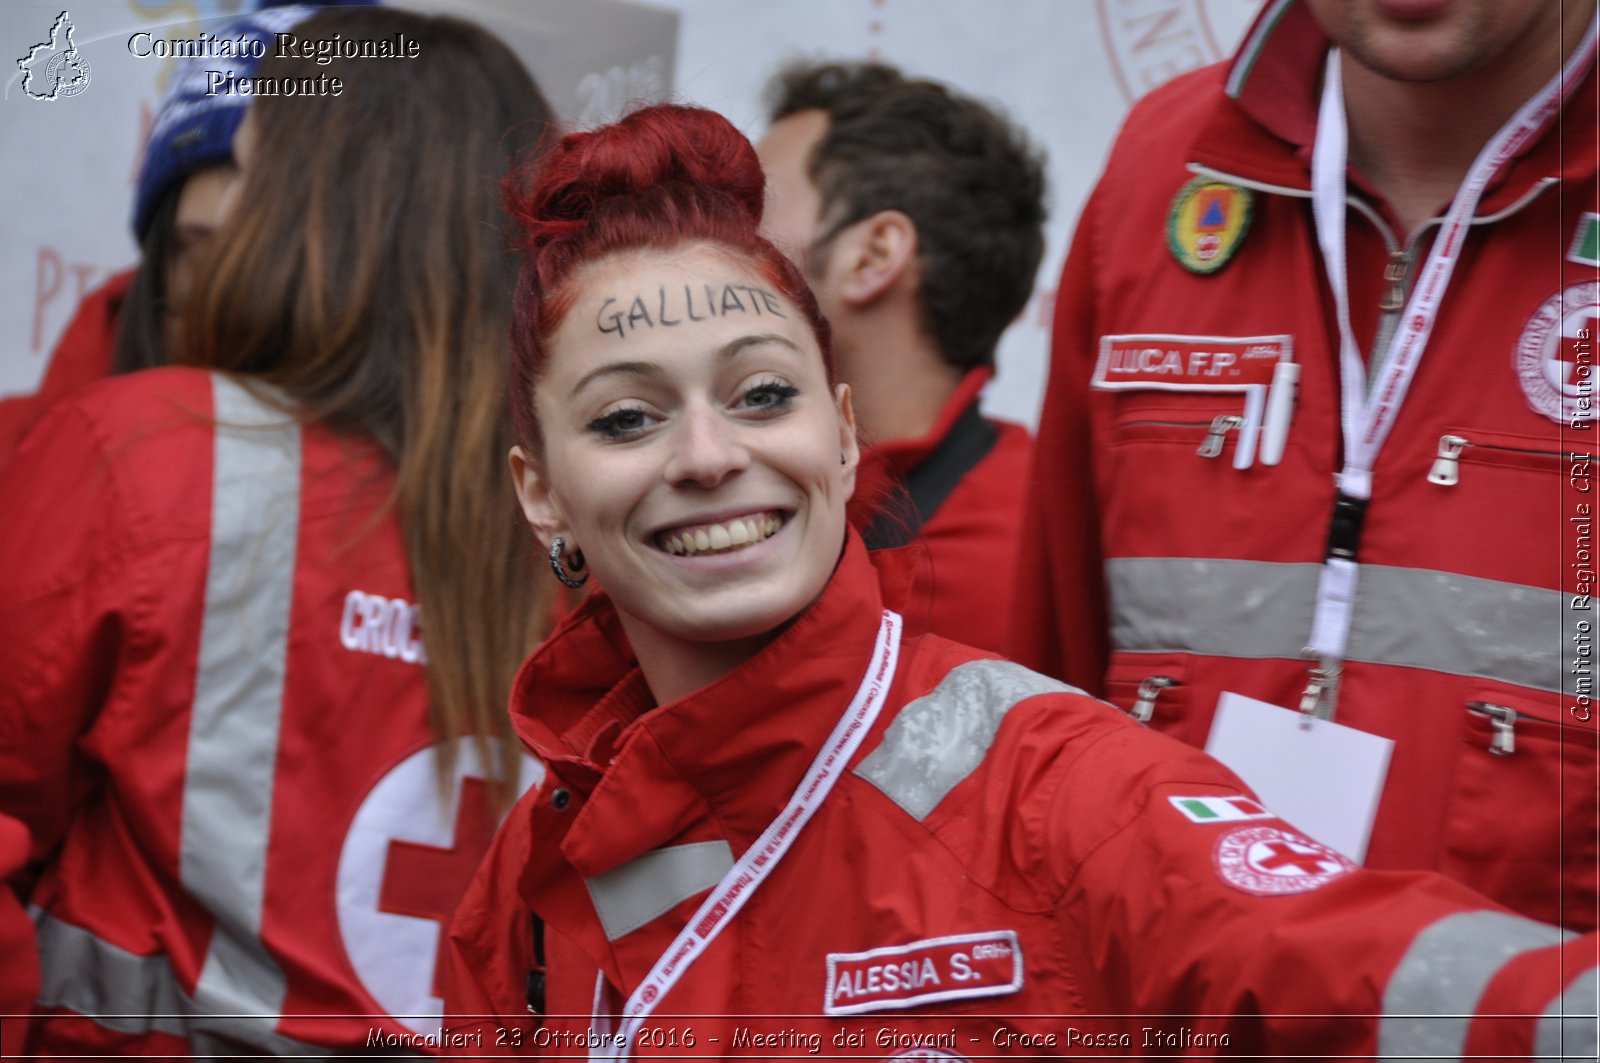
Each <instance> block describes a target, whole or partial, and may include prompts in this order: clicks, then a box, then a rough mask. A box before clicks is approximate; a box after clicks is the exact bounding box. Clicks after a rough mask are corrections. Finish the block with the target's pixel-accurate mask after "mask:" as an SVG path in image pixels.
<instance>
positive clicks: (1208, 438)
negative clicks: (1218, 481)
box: [1117, 413, 1244, 458]
mask: <svg viewBox="0 0 1600 1063" xmlns="http://www.w3.org/2000/svg"><path fill="white" fill-rule="evenodd" d="M1242 427H1244V418H1243V417H1241V416H1240V415H1239V414H1236V413H1219V414H1217V416H1215V417H1213V418H1211V420H1210V421H1129V422H1127V423H1126V424H1120V425H1118V426H1117V429H1118V430H1119V431H1126V430H1127V429H1130V428H1204V429H1205V430H1206V434H1205V437H1204V438H1203V439H1201V441H1200V446H1199V447H1197V448H1196V449H1195V453H1196V454H1198V455H1200V457H1202V458H1215V457H1217V456H1218V455H1220V454H1221V453H1222V446H1223V442H1224V440H1225V438H1226V436H1227V434H1228V433H1229V432H1234V431H1237V430H1238V429H1240V428H1242Z"/></svg>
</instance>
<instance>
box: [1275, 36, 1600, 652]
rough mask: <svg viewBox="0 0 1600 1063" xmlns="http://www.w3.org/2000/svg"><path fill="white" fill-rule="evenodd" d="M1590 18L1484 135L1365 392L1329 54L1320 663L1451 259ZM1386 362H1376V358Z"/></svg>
mask: <svg viewBox="0 0 1600 1063" xmlns="http://www.w3.org/2000/svg"><path fill="white" fill-rule="evenodd" d="M1596 26H1597V24H1596V23H1595V22H1591V23H1590V25H1589V32H1588V35H1587V37H1586V38H1585V39H1584V43H1583V44H1582V45H1581V46H1580V47H1579V48H1578V49H1577V50H1576V51H1575V52H1574V53H1573V54H1572V55H1571V56H1570V57H1568V59H1567V61H1566V63H1565V64H1564V65H1563V67H1562V69H1561V73H1560V74H1558V75H1557V76H1556V77H1554V78H1552V79H1551V80H1550V82H1549V83H1548V84H1546V85H1545V86H1544V88H1542V89H1540V90H1539V92H1538V93H1536V94H1535V95H1534V96H1533V98H1532V99H1530V100H1528V101H1527V102H1526V103H1524V104H1523V105H1522V106H1521V107H1520V108H1518V109H1517V112H1516V113H1515V114H1514V115H1512V116H1511V119H1510V121H1508V122H1506V124H1505V125H1504V126H1502V127H1501V128H1500V130H1499V131H1498V132H1497V133H1495V135H1494V136H1493V137H1491V138H1490V139H1489V142H1488V143H1487V144H1485V145H1484V146H1483V150H1481V151H1480V152H1479V153H1478V156H1477V158H1476V159H1474V160H1473V163H1472V166H1471V168H1470V169H1469V170H1468V171H1467V176H1466V178H1465V180H1463V181H1462V182H1461V187H1460V188H1459V189H1458V190H1457V191H1456V195H1455V198H1454V200H1452V201H1451V203H1450V209H1449V211H1448V212H1447V213H1446V214H1445V217H1444V222H1443V225H1442V227H1441V228H1440V230H1439V235H1438V236H1437V237H1436V238H1435V239H1434V242H1433V249H1432V251H1431V253H1430V254H1429V256H1428V260H1427V262H1426V264H1425V265H1424V266H1423V268H1422V270H1421V271H1420V272H1419V273H1418V275H1417V281H1416V284H1415V285H1414V286H1413V288H1412V291H1411V298H1410V299H1409V300H1407V302H1406V306H1405V310H1404V312H1403V314H1402V316H1401V319H1400V325H1399V327H1398V328H1396V329H1395V330H1394V333H1393V335H1392V337H1391V338H1390V341H1389V346H1388V350H1387V351H1386V352H1374V358H1375V364H1377V365H1379V367H1380V368H1379V370H1378V378H1377V380H1376V382H1375V383H1374V386H1373V387H1372V388H1371V389H1370V390H1369V389H1368V388H1367V386H1366V384H1367V373H1366V366H1365V364H1364V363H1363V362H1362V359H1361V348H1360V347H1359V346H1358V345H1357V344H1356V340H1355V334H1354V332H1353V331H1352V329H1351V326H1350V290H1349V280H1348V277H1347V275H1346V271H1345V170H1346V166H1347V156H1348V131H1347V128H1346V124H1345V110H1344V89H1343V82H1342V80H1341V78H1340V74H1339V52H1338V51H1337V50H1333V51H1330V52H1329V53H1328V62H1327V71H1326V74H1325V77H1324V81H1323V89H1322V104H1321V107H1320V110H1319V112H1318V115H1317V137H1316V142H1315V143H1314V145H1313V146H1312V152H1311V205H1312V216H1313V218H1314V219H1315V221H1316V228H1317V245H1318V247H1319V248H1320V249H1321V251H1322V261H1323V265H1324V267H1325V268H1326V271H1327V275H1328V285H1329V287H1330V288H1331V289H1332V291H1333V304H1334V313H1335V314H1336V315H1337V318H1338V326H1339V371H1340V427H1341V430H1342V433H1343V437H1344V468H1343V469H1342V470H1341V471H1340V473H1339V480H1338V484H1339V496H1340V497H1339V499H1338V501H1337V503H1336V509H1335V514H1334V521H1333V527H1332V529H1331V530H1330V535H1329V550H1328V560H1327V563H1326V565H1325V566H1324V571H1323V575H1322V579H1321V581H1320V583H1319V586H1318V589H1317V612H1316V620H1315V622H1314V624H1313V627H1312V633H1311V641H1310V644H1309V646H1308V647H1307V648H1308V650H1309V651H1310V652H1311V653H1313V654H1315V655H1316V656H1318V657H1320V658H1323V659H1324V660H1326V659H1329V658H1334V659H1337V658H1341V657H1343V656H1344V648H1345V642H1346V640H1347V638H1348V635H1349V631H1350V618H1351V606H1352V604H1353V602H1354V597H1355V584H1356V580H1357V575H1358V573H1357V569H1356V564H1355V553H1356V551H1355V544H1356V540H1357V539H1358V538H1359V536H1360V530H1361V520H1362V515H1363V511H1364V507H1365V503H1366V501H1367V500H1368V499H1370V498H1371V497H1372V469H1373V466H1374V465H1375V463H1376V462H1377V457H1378V452H1379V450H1381V449H1382V447H1383V444H1384V441H1385V440H1386V439H1388V437H1389V431H1390V430H1391V429H1392V428H1393V427H1394V422H1395V417H1396V415H1397V414H1398V413H1399V410H1400V405H1401V403H1402V402H1404V401H1405V396H1406V391H1407V390H1408V389H1409V388H1410V386H1411V379H1412V377H1413V376H1414V375H1415V374H1416V371H1417V364H1418V363H1419V362H1420V361H1421V359H1422V352H1423V350H1424V349H1425V348H1426V347H1427V345H1428V339H1429V337H1430V336H1431V335H1432V334H1433V327H1434V323H1435V322H1436V321H1437V319H1438V316H1439V306H1440V304H1441V303H1442V302H1443V300H1444V293H1445V289H1446V288H1448V287H1449V285H1450V277H1451V274H1452V273H1453V272H1454V271H1455V267H1456V261H1457V260H1458V259H1459V258H1460V257H1461V248H1462V245H1463V244H1465V243H1466V236H1467V229H1468V227H1469V226H1470V225H1471V224H1472V216H1473V214H1474V212H1475V211H1476V210H1477V208H1478V201H1479V200H1480V199H1481V198H1482V196H1483V190H1484V188H1486V187H1487V186H1488V184H1489V181H1490V179H1491V178H1492V177H1493V176H1494V175H1495V173H1496V172H1497V171H1499V169H1500V168H1501V167H1502V166H1504V165H1505V163H1506V162H1507V161H1508V160H1510V159H1511V158H1512V157H1514V156H1515V155H1516V154H1517V153H1518V152H1519V151H1521V150H1522V148H1523V147H1524V146H1525V145H1526V144H1527V143H1528V141H1529V140H1530V139H1532V138H1533V137H1534V136H1536V135H1537V134H1538V132H1539V130H1540V129H1542V128H1543V127H1544V125H1545V123H1546V122H1548V121H1549V119H1550V117H1551V115H1552V114H1554V113H1555V111H1556V110H1557V109H1559V108H1560V107H1561V105H1562V102H1563V100H1564V99H1565V97H1566V93H1567V91H1569V90H1570V89H1571V88H1572V87H1574V86H1575V85H1576V84H1577V83H1578V80H1579V76H1580V74H1581V72H1582V71H1583V70H1584V69H1585V68H1586V67H1587V66H1588V65H1589V64H1590V63H1592V62H1593V61H1594V56H1595V45H1596ZM1379 353H1383V354H1384V355H1385V356H1384V357H1383V358H1381V359H1377V355H1378V354H1379Z"/></svg>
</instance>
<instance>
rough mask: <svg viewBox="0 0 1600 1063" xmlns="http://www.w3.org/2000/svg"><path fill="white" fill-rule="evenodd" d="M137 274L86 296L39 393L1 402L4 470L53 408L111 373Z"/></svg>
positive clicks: (126, 273) (116, 279)
mask: <svg viewBox="0 0 1600 1063" xmlns="http://www.w3.org/2000/svg"><path fill="white" fill-rule="evenodd" d="M137 272H138V270H136V269H130V270H126V271H124V272H122V273H118V274H116V275H115V276H113V277H112V278H111V279H110V280H108V281H106V283H104V284H102V285H101V286H100V287H99V288H96V289H95V290H94V291H92V292H90V293H89V294H88V295H86V296H84V298H83V302H81V303H79V304H78V309H77V312H76V313H75V314H74V315H73V318H72V320H71V321H70V322H68V324H67V327H66V331H64V332H62V334H61V339H60V340H59V341H57V343H56V346H55V350H53V351H51V352H50V361H49V363H48V364H47V365H46V366H45V370H44V377H43V379H42V380H40V382H39V390H38V391H37V392H35V393H34V394H32V395H18V396H13V397H11V398H7V399H0V469H3V468H4V467H5V465H6V463H7V462H9V461H10V459H11V456H12V454H13V453H15V451H16V448H17V444H18V443H20V442H21V441H22V437H23V436H25V435H27V433H28V429H30V428H32V427H33V426H34V425H35V424H37V423H38V421H39V418H41V417H43V416H44V415H45V413H47V412H48V411H49V409H50V407H52V406H54V405H55V404H56V403H57V402H59V401H61V400H62V399H63V398H65V397H67V396H68V395H70V394H72V393H73V392H74V391H77V390H78V389H79V388H81V387H85V386H86V385H89V384H92V383H94V382H95V381H96V380H101V379H103V378H104V377H105V376H106V374H108V373H109V372H110V371H111V359H112V356H113V354H114V352H115V350H116V346H117V330H118V328H119V327H120V325H121V321H122V301H123V299H124V298H125V297H126V296H127V294H128V288H129V286H131V285H132V284H133V278H134V275H135V274H136V273H137Z"/></svg>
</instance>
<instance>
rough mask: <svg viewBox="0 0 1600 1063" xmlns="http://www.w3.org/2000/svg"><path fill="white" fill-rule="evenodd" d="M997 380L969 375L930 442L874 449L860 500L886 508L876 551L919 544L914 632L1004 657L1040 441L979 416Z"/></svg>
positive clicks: (912, 602)
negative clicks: (1031, 470) (1031, 469)
mask: <svg viewBox="0 0 1600 1063" xmlns="http://www.w3.org/2000/svg"><path fill="white" fill-rule="evenodd" d="M990 376H991V373H990V371H989V370H988V369H974V370H971V371H969V372H968V373H967V375H966V376H965V377H964V378H962V381H961V385H960V386H959V387H958V388H957V389H956V390H955V392H954V393H952V394H951V396H950V399H949V401H948V402H946V403H945V407H944V409H943V410H941V411H940V414H939V419H938V421H937V422H936V423H935V424H934V426H933V429H932V430H931V431H929V432H928V434H927V435H926V436H923V437H922V438H920V439H894V440H889V441H887V442H883V443H877V444H873V445H872V446H870V447H869V448H868V450H867V451H866V454H865V460H864V465H865V467H864V468H863V469H862V470H861V474H860V481H859V482H860V485H861V486H860V487H859V488H858V490H857V496H858V497H861V496H867V497H869V498H873V499H875V500H877V501H878V502H879V504H880V505H881V507H882V512H881V513H880V514H879V515H878V518H877V520H876V521H875V522H874V523H873V524H872V526H871V527H870V528H869V530H868V532H867V535H866V539H867V544H868V546H870V547H873V548H876V547H879V546H899V545H901V544H903V543H908V542H909V543H914V544H915V546H914V548H913V549H914V552H915V553H916V554H917V555H918V567H917V571H916V577H915V585H914V590H913V594H912V596H911V597H910V598H909V599H908V600H907V602H906V603H905V610H906V612H905V617H906V623H907V625H908V626H909V628H910V629H911V630H913V631H931V632H933V633H934V634H935V635H943V636H944V637H945V638H948V639H954V640H955V641H957V642H961V643H965V644H966V645H969V646H977V647H979V648H980V649H987V650H993V651H995V652H997V653H998V652H999V651H1000V650H1001V649H1002V648H1003V643H1004V641H1005V639H1006V636H1007V634H1008V632H1007V628H1006V624H1005V623H1004V622H1003V620H1002V618H1005V617H1008V616H1010V615H1011V596H1012V590H1013V586H1014V584H1015V581H1016V561H1017V551H1018V548H1019V542H1018V537H1017V528H1018V526H1019V525H1020V524H1021V522H1022V511H1023V504H1024V501H1025V500H1026V498H1027V483H1028V479H1027V478H1028V463H1029V461H1030V460H1031V459H1032V457H1033V436H1032V435H1030V434H1029V432H1028V430H1027V429H1026V428H1024V427H1022V426H1021V425H1018V424H1011V423H1009V422H1007V421H991V420H988V419H987V418H985V417H983V416H982V415H981V414H980V413H979V411H978V400H979V395H980V393H981V392H982V391H983V386H984V385H985V384H987V383H988V382H989V378H990ZM894 484H898V485H899V486H898V487H896V486H893V485H894Z"/></svg>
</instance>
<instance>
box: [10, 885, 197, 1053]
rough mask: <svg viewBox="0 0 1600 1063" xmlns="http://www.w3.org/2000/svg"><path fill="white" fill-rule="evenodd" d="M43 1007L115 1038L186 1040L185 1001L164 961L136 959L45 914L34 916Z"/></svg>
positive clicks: (164, 958)
mask: <svg viewBox="0 0 1600 1063" xmlns="http://www.w3.org/2000/svg"><path fill="white" fill-rule="evenodd" d="M34 923H35V924H36V930H37V936H38V942H39V968H40V983H39V995H38V997H37V998H36V999H37V1000H38V1003H39V1004H40V1005H41V1006H42V1007H47V1008H68V1009H70V1010H72V1011H75V1012H77V1013H78V1014H80V1015H91V1016H93V1017H94V1021H95V1022H96V1023H97V1024H98V1025H100V1026H104V1027H106V1028H107V1029H111V1030H116V1031H118V1032H120V1033H130V1034H138V1033H145V1032H148V1031H150V1030H157V1031H160V1032H161V1033H167V1034H172V1035H173V1036H174V1037H183V1036H186V1034H187V1033H188V1031H187V1030H186V1029H185V1028H184V1021H183V1019H182V1017H181V1016H183V1015H184V1014H185V1013H187V1012H188V1011H189V1001H188V1000H187V998H185V997H184V995H183V992H182V991H181V990H180V989H179V988H178V979H177V977H176V976H175V975H174V974H173V973H172V965H171V964H169V963H168V962H167V958H166V957H165V956H135V955H134V954H133V953H131V952H128V951H127V950H125V949H119V948H118V947H117V946H115V945H112V944H110V943H109V942H106V941H102V940H101V939H100V938H98V937H96V936H95V935H94V934H91V933H90V932H89V931H87V930H85V929H83V928H82V927H78V926H73V925H72V924H71V923H63V922H62V921H61V920H59V919H57V918H55V917H54V916H52V915H50V914H49V913H45V912H36V913H35V914H34Z"/></svg>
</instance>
